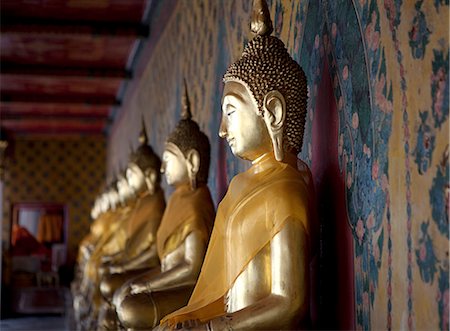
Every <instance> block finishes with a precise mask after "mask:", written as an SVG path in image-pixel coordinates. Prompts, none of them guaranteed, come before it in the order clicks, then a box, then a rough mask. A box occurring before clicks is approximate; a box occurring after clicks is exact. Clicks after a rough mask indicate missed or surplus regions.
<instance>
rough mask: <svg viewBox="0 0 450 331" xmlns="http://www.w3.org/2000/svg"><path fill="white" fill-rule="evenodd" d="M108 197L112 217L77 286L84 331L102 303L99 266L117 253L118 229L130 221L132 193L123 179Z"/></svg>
mask: <svg viewBox="0 0 450 331" xmlns="http://www.w3.org/2000/svg"><path fill="white" fill-rule="evenodd" d="M116 186H117V189H116ZM107 197H108V198H109V203H110V208H111V210H112V211H113V215H112V216H111V217H110V218H109V222H108V227H107V228H106V229H105V231H104V232H103V234H102V236H101V238H100V239H99V240H98V242H97V243H96V245H95V248H94V250H93V252H92V253H91V256H90V258H89V260H88V261H87V263H86V266H85V268H84V273H83V279H82V282H81V286H80V293H81V295H80V296H81V297H80V296H79V297H78V298H76V299H77V301H78V302H79V303H80V304H81V306H82V308H81V309H80V312H81V315H80V318H81V319H82V320H83V324H84V327H85V328H87V329H91V328H92V327H95V324H96V323H97V314H98V310H99V306H100V304H101V294H100V289H99V265H100V264H101V261H102V257H103V256H105V255H108V254H112V253H114V252H117V251H119V250H120V247H121V245H122V243H123V241H124V235H123V231H120V229H121V228H122V227H123V226H124V223H125V222H126V220H127V219H128V218H129V216H130V213H131V211H132V209H133V205H134V202H135V200H134V192H133V191H132V189H131V187H130V186H129V184H128V182H127V180H126V178H125V177H124V176H119V177H118V180H117V183H116V184H115V185H112V186H111V187H110V188H109V190H108V194H107Z"/></svg>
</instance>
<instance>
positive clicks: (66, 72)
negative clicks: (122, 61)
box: [0, 61, 132, 79]
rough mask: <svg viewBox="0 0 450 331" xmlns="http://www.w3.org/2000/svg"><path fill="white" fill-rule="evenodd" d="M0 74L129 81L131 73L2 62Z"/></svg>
mask: <svg viewBox="0 0 450 331" xmlns="http://www.w3.org/2000/svg"><path fill="white" fill-rule="evenodd" d="M0 73H1V74H13V75H39V76H77V77H101V78H104V77H111V78H123V79H131V78H132V72H131V71H130V70H126V69H122V68H102V67H64V66H58V65H57V64H56V66H48V65H38V64H20V63H13V62H9V61H2V65H1V67H0Z"/></svg>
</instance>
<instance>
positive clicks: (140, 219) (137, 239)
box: [113, 189, 166, 262]
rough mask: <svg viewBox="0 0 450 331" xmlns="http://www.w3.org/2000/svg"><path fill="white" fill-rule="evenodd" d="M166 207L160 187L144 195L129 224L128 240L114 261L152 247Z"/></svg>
mask: <svg viewBox="0 0 450 331" xmlns="http://www.w3.org/2000/svg"><path fill="white" fill-rule="evenodd" d="M165 207H166V202H165V200H164V192H163V191H162V190H161V189H159V190H158V191H156V192H155V193H154V194H150V193H148V192H147V194H145V195H143V196H142V197H141V198H140V199H139V200H138V201H137V202H136V206H135V211H134V212H133V215H132V216H131V218H130V219H129V221H128V224H127V233H128V236H127V240H126V244H125V249H124V251H123V253H122V254H120V255H119V256H118V257H117V258H115V259H113V262H124V261H123V259H124V258H126V259H127V260H131V259H134V258H136V257H137V256H139V255H140V254H141V253H142V252H143V251H145V250H147V249H150V247H151V246H152V245H153V244H154V243H155V241H156V232H157V231H158V227H159V225H160V223H161V218H162V216H163V213H164V209H165Z"/></svg>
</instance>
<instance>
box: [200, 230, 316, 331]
mask: <svg viewBox="0 0 450 331" xmlns="http://www.w3.org/2000/svg"><path fill="white" fill-rule="evenodd" d="M270 247H271V283H272V290H271V293H270V295H269V296H267V297H265V298H264V299H262V300H260V301H258V302H255V303H254V304H252V305H250V306H248V307H246V308H244V309H241V310H239V311H237V312H234V313H231V314H228V315H226V316H224V317H222V318H217V319H214V320H212V321H210V322H209V323H210V327H212V329H213V330H223V329H229V328H231V329H233V330H239V329H242V330H250V329H278V328H280V327H281V328H283V327H288V328H292V327H295V326H296V325H295V323H297V322H298V321H300V320H305V318H306V317H307V314H308V311H309V258H308V256H309V249H308V247H309V244H308V236H307V234H306V232H305V231H304V228H303V227H302V226H301V225H300V224H298V223H294V222H287V223H286V224H285V225H284V227H283V229H282V230H281V231H280V232H279V233H278V234H277V235H276V236H275V237H274V238H273V239H272V241H271V244H270ZM261 272H264V270H261ZM242 295H245V294H244V293H242Z"/></svg>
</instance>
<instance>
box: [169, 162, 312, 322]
mask: <svg viewBox="0 0 450 331" xmlns="http://www.w3.org/2000/svg"><path fill="white" fill-rule="evenodd" d="M310 182H311V174H310V172H309V170H308V169H307V168H305V169H304V170H302V171H299V170H297V169H296V166H295V162H292V166H291V165H289V164H287V163H281V162H278V161H276V160H275V158H274V157H273V154H268V155H265V156H264V157H263V158H262V159H261V160H259V161H258V162H256V163H255V164H254V165H253V166H252V167H251V168H250V169H249V170H247V171H246V172H244V173H241V174H238V175H237V176H235V177H234V178H233V180H232V181H231V183H230V186H229V189H228V191H227V194H226V195H225V197H224V199H223V200H222V202H221V203H220V204H219V208H218V210H217V216H216V220H215V224H214V229H213V232H212V235H211V241H210V244H209V246H208V251H207V253H206V257H205V261H204V263H203V267H202V270H201V272H200V276H199V279H198V282H197V284H196V286H195V289H194V292H193V294H192V296H191V298H190V300H189V303H188V305H187V306H186V307H184V308H181V309H179V310H177V311H176V312H174V313H172V314H170V315H168V316H166V317H165V318H164V319H163V320H162V322H166V321H167V322H168V323H169V325H171V326H173V325H176V324H177V323H179V322H183V321H186V320H200V321H201V322H206V321H208V320H211V319H213V318H215V317H218V316H221V315H224V314H225V309H226V308H225V304H224V296H225V295H226V294H227V292H228V291H229V290H230V289H231V287H232V286H233V283H234V281H235V280H236V279H237V277H238V276H239V275H240V274H241V273H242V272H243V271H244V270H245V268H246V266H247V265H248V263H249V262H250V261H251V260H252V259H253V258H254V257H255V256H256V255H257V254H258V252H260V250H261V249H262V248H264V247H265V246H266V245H267V244H269V243H270V241H271V240H272V238H273V237H274V236H275V235H276V234H277V233H278V232H279V231H280V230H281V229H282V228H283V225H284V224H285V223H286V222H287V221H293V222H296V224H298V225H299V226H301V227H303V228H304V230H305V232H306V233H307V234H308V235H309V234H310V225H309V222H308V220H309V219H310V217H312V215H311V214H310V213H311V210H310V208H309V207H308V206H310V201H309V195H310V194H312V192H310V188H311V187H310V185H309V184H310Z"/></svg>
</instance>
